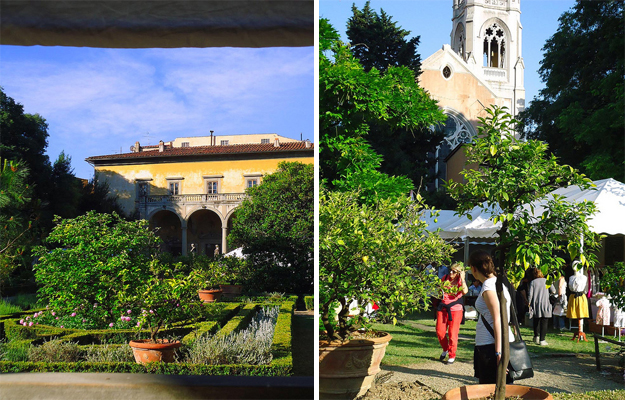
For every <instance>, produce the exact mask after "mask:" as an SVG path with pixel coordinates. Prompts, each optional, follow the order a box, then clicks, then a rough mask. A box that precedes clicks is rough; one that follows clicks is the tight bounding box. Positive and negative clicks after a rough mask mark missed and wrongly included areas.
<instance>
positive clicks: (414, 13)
mask: <svg viewBox="0 0 625 400" xmlns="http://www.w3.org/2000/svg"><path fill="white" fill-rule="evenodd" d="M520 1H521V25H522V26H523V38H522V40H523V49H522V51H523V61H524V63H525V102H526V105H529V102H530V101H531V100H532V99H533V98H534V97H535V96H536V95H538V92H539V90H540V89H542V88H543V87H544V85H543V83H542V82H541V81H540V77H539V76H538V68H539V67H540V61H541V60H542V58H543V53H542V51H541V49H542V47H543V46H544V44H545V41H546V40H547V39H549V38H550V37H551V36H552V35H553V34H554V33H555V32H556V30H557V29H558V18H559V17H560V16H561V15H562V13H563V12H565V11H568V10H569V9H570V8H571V7H572V6H573V5H574V4H575V1H574V0H520ZM365 3H366V1H364V0H363V1H353V0H320V1H319V16H320V17H323V18H327V19H329V20H330V23H332V25H333V26H334V27H335V28H336V29H337V30H338V31H339V33H340V34H341V37H342V38H343V39H344V40H347V36H346V35H345V29H346V24H347V20H348V19H349V17H351V15H352V4H356V6H357V7H358V8H359V9H362V8H363V7H364V5H365ZM452 5H453V0H372V1H371V7H372V8H373V9H374V10H376V11H377V12H378V13H379V12H380V8H381V9H383V10H384V11H385V12H386V13H387V14H388V15H390V16H392V17H393V18H392V20H393V21H395V22H397V25H399V26H401V27H402V28H403V29H406V30H409V31H411V33H410V37H414V36H420V37H421V39H420V44H419V47H418V48H417V51H418V52H419V54H421V60H425V59H426V58H428V57H429V56H430V55H432V54H433V53H435V52H436V51H438V50H440V49H441V48H442V47H443V44H450V43H451V39H450V37H449V35H450V34H451V18H452Z"/></svg>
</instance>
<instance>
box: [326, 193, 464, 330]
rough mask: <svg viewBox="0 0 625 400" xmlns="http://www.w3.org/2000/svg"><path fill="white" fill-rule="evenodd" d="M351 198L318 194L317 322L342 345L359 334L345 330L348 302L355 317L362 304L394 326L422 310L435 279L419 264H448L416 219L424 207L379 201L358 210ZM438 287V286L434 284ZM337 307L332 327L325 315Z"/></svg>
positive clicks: (445, 252) (444, 248) (440, 245)
mask: <svg viewBox="0 0 625 400" xmlns="http://www.w3.org/2000/svg"><path fill="white" fill-rule="evenodd" d="M357 197H358V194H357V193H349V192H329V191H327V190H322V192H321V194H320V206H319V208H320V213H319V294H320V304H321V317H322V322H323V324H324V327H325V329H326V331H327V332H328V336H329V337H331V338H333V337H336V338H342V339H345V338H346V337H348V336H349V333H350V332H351V331H353V330H355V329H357V328H359V323H358V322H362V321H357V320H353V321H356V322H357V323H355V324H351V325H350V324H348V318H347V317H348V314H350V310H349V309H348V306H349V302H350V301H351V299H355V300H357V302H358V308H359V310H360V313H361V314H360V315H362V312H363V311H364V308H365V306H366V305H367V303H370V302H375V303H376V304H378V305H379V306H380V310H379V313H380V314H382V315H384V316H385V317H386V318H388V319H390V320H393V321H396V318H398V317H401V316H402V315H404V313H406V312H410V311H413V310H416V309H418V308H419V307H423V306H424V304H425V302H424V301H423V300H425V299H427V297H428V295H427V293H428V292H429V291H431V290H432V289H433V288H434V287H435V286H436V285H437V283H436V282H437V281H438V279H435V277H434V276H432V275H429V274H427V273H426V272H425V270H424V269H422V268H417V267H418V266H419V264H424V263H426V262H428V261H431V260H438V261H443V260H448V259H449V256H450V254H451V252H452V248H451V246H449V245H448V244H446V243H445V242H443V241H442V240H441V239H440V237H439V236H438V235H433V234H430V233H428V232H427V231H426V229H425V228H426V225H425V223H424V221H423V219H421V218H420V217H421V215H422V213H423V212H424V210H426V209H427V208H426V206H425V205H424V204H422V203H420V202H412V201H411V200H409V199H408V198H405V197H401V198H399V199H396V200H393V199H380V200H378V201H377V202H376V203H375V204H373V205H368V204H360V203H359V202H358V200H357ZM438 282H440V281H438ZM337 302H338V303H339V304H340V310H339V312H338V327H337V328H336V329H335V326H334V323H333V321H331V320H330V318H329V314H330V309H331V308H332V307H333V305H334V304H335V303H337Z"/></svg>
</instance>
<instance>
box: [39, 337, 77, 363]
mask: <svg viewBox="0 0 625 400" xmlns="http://www.w3.org/2000/svg"><path fill="white" fill-rule="evenodd" d="M80 358H81V350H80V348H79V347H78V343H76V342H67V341H64V340H60V339H53V340H50V341H47V342H44V343H43V344H42V345H41V346H31V347H30V348H29V350H28V361H32V362H38V361H44V362H76V361H78V360H79V359H80Z"/></svg>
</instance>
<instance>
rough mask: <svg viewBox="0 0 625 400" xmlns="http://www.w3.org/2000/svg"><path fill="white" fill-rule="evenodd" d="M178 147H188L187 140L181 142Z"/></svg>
mask: <svg viewBox="0 0 625 400" xmlns="http://www.w3.org/2000/svg"><path fill="white" fill-rule="evenodd" d="M180 147H189V142H182V144H181V145H180Z"/></svg>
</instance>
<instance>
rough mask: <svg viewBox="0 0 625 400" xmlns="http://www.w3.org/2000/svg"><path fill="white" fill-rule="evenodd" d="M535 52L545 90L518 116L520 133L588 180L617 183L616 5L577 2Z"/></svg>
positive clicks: (622, 46)
mask: <svg viewBox="0 0 625 400" xmlns="http://www.w3.org/2000/svg"><path fill="white" fill-rule="evenodd" d="M559 22H560V26H559V27H558V31H557V32H556V33H555V34H554V35H553V36H552V37H551V38H550V39H548V40H547V42H546V43H545V46H544V47H543V51H544V52H545V53H544V58H543V60H542V61H541V67H540V69H539V73H540V76H541V78H542V80H543V82H544V83H545V88H544V89H542V90H541V91H540V94H539V96H537V97H536V98H534V100H533V101H532V102H531V104H530V106H529V107H528V108H527V110H526V111H524V112H523V113H522V114H521V115H520V119H521V121H522V122H523V123H522V124H521V125H520V131H524V132H525V135H526V136H527V137H530V138H535V139H540V140H544V141H546V142H548V143H549V145H550V148H551V149H552V151H553V152H554V153H555V154H556V155H557V156H558V157H559V158H560V159H561V160H562V162H564V163H567V164H570V165H572V166H574V167H576V168H579V169H580V170H581V171H583V172H585V173H586V174H587V175H589V176H590V177H591V178H592V179H595V180H596V179H603V178H610V177H611V178H615V179H617V180H619V181H621V182H622V181H624V180H625V153H624V152H625V142H624V141H625V136H624V135H623V131H625V95H624V92H625V87H624V86H623V76H625V21H624V3H623V2H622V1H616V0H612V1H578V2H576V4H575V5H574V6H573V8H572V9H571V10H570V11H567V12H565V13H564V14H562V16H561V17H560V19H559Z"/></svg>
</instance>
